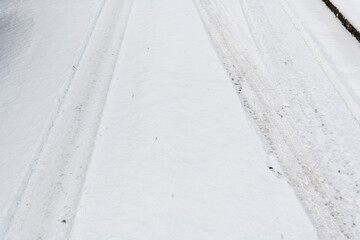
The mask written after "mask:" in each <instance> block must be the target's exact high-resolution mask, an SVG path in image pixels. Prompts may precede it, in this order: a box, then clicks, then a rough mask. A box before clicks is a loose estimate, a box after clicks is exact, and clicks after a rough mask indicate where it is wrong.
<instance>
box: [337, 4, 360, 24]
mask: <svg viewBox="0 0 360 240" xmlns="http://www.w3.org/2000/svg"><path fill="white" fill-rule="evenodd" d="M331 2H332V3H333V4H334V5H335V6H336V7H337V8H338V9H339V11H340V12H341V13H342V14H343V15H344V16H345V17H346V18H347V19H348V20H349V21H350V23H351V24H352V25H353V26H354V27H355V28H356V29H357V30H358V31H359V29H360V15H359V12H360V4H359V1H357V0H347V1H342V0H331Z"/></svg>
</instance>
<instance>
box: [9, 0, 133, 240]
mask: <svg viewBox="0 0 360 240" xmlns="http://www.w3.org/2000/svg"><path fill="white" fill-rule="evenodd" d="M131 5H132V0H124V1H116V0H105V1H103V2H102V7H101V9H100V11H99V14H98V16H97V17H96V20H95V21H94V25H93V27H92V29H91V31H90V33H89V35H88V36H87V38H86V41H85V44H84V46H83V49H82V50H81V51H80V55H79V58H78V61H77V64H75V66H74V72H73V75H72V77H71V78H70V80H69V81H68V82H67V84H66V86H65V87H64V91H63V94H62V98H61V99H60V101H59V104H58V108H57V109H56V111H55V113H54V114H53V117H52V120H51V124H50V127H49V128H48V131H47V134H45V136H44V138H43V140H42V146H41V147H40V149H39V151H38V156H36V157H35V161H34V163H33V165H32V167H31V171H30V173H29V175H28V179H29V180H28V184H26V183H25V184H24V187H23V192H24V193H23V194H21V195H23V197H21V196H20V197H21V201H20V203H19V205H18V207H17V208H16V209H14V217H13V219H12V221H11V223H10V224H9V228H8V231H7V234H6V236H5V238H6V239H38V238H41V239H49V238H56V239H67V238H68V235H69V233H70V231H71V227H72V220H73V217H74V215H75V211H76V206H77V202H78V199H79V194H80V192H81V187H82V184H83V179H84V176H85V174H86V169H87V164H88V161H89V159H90V157H91V153H92V148H93V144H94V141H95V137H96V133H97V129H98V126H99V123H100V121H101V115H102V110H103V106H104V103H105V100H106V96H107V92H108V88H109V86H110V82H111V79H112V73H113V70H114V67H115V63H116V59H117V56H118V53H119V50H120V46H121V41H122V38H123V35H124V32H125V28H126V23H127V18H128V16H129V13H130V9H131ZM76 65H77V66H76Z"/></svg>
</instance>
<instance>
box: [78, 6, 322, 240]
mask: <svg viewBox="0 0 360 240" xmlns="http://www.w3.org/2000/svg"><path fill="white" fill-rule="evenodd" d="M266 161H267V155H266V152H265V150H264V145H263V143H262V141H261V139H260V137H259V135H258V133H257V131H256V129H255V128H254V126H253V123H252V121H251V120H248V116H247V114H246V113H245V111H244V109H243V108H242V107H241V104H240V101H239V99H238V96H237V94H236V91H235V90H234V89H233V87H232V86H231V83H230V81H229V80H228V77H227V75H226V73H225V71H224V69H223V68H222V66H221V64H220V62H219V60H218V58H217V56H216V54H215V52H214V50H213V49H212V46H211V44H210V41H209V39H208V38H207V36H206V32H205V30H204V29H203V26H202V24H201V21H200V19H199V16H198V14H197V12H196V9H195V8H194V5H193V3H192V1H183V0H176V1H171V2H169V1H163V0H155V1H151V3H150V2H148V1H141V0H138V1H135V3H134V6H133V9H132V14H131V16H130V19H129V24H128V27H127V32H126V35H125V39H124V42H123V45H122V50H121V52H120V57H119V60H118V63H117V67H116V70H115V72H114V76H113V81H112V86H111V89H110V92H109V95H108V100H107V102H106V105H105V111H104V115H103V119H102V122H101V126H100V130H99V134H98V137H97V141H96V144H95V150H94V154H93V157H92V159H91V163H90V167H89V170H88V174H87V177H86V182H85V186H84V189H83V194H82V198H81V201H80V204H79V208H78V213H77V216H76V219H75V226H74V229H73V234H72V239H281V238H284V239H317V236H316V232H315V231H314V229H313V227H312V225H311V223H310V221H309V220H308V218H307V216H306V215H305V213H304V211H303V209H302V207H301V206H300V204H299V202H298V200H297V199H296V197H295V195H294V192H293V191H292V189H291V188H290V187H289V185H288V184H287V182H286V181H285V179H279V178H277V177H276V176H275V174H274V173H273V172H272V171H270V170H269V169H268V168H267V166H266Z"/></svg>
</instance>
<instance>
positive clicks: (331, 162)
mask: <svg viewBox="0 0 360 240" xmlns="http://www.w3.org/2000/svg"><path fill="white" fill-rule="evenodd" d="M195 2H196V3H197V5H198V9H199V12H200V13H201V15H202V18H203V22H204V25H205V26H206V29H207V31H208V33H209V35H210V37H211V39H212V42H213V44H214V47H215V49H216V50H217V53H218V55H219V56H220V58H221V60H222V62H223V63H224V66H225V68H226V70H227V72H228V74H229V75H230V76H231V78H232V80H233V83H234V85H235V86H236V87H237V89H238V91H239V94H240V96H241V97H242V99H243V100H244V104H245V106H246V107H247V108H248V110H249V112H250V113H251V114H252V116H253V118H254V119H255V120H256V122H257V124H258V125H259V128H260V130H261V131H262V133H263V134H264V135H265V137H266V139H267V142H268V143H269V144H270V146H271V148H272V149H273V151H274V152H273V153H274V155H275V156H276V157H277V158H278V161H279V163H280V166H281V167H282V169H283V171H284V172H285V173H286V175H287V176H288V178H289V180H290V181H291V184H292V186H293V187H294V188H295V191H296V192H297V194H298V196H299V197H300V199H301V200H302V203H303V204H304V206H305V208H306V209H307V211H308V213H309V214H310V215H311V218H312V219H313V221H314V224H315V225H316V227H317V229H319V231H320V232H321V235H322V237H324V238H325V239H345V238H350V239H351V238H355V239H356V238H358V236H359V230H358V228H357V226H358V225H359V224H360V222H359V221H360V219H359V217H360V213H359V209H360V208H359V205H360V202H359V200H360V197H359V181H358V179H360V176H359V172H360V165H359V162H358V161H356V160H354V159H358V156H359V155H360V149H359V148H358V146H359V145H360V142H359V138H358V136H359V135H360V127H359V120H360V114H359V113H360V111H359V105H358V104H357V103H356V101H355V100H354V98H353V97H352V96H351V95H350V94H349V90H348V89H346V88H345V87H344V86H343V83H342V81H341V79H338V78H337V77H336V76H334V70H332V68H331V67H333V68H334V67H335V68H336V67H337V65H332V66H331V65H330V67H329V66H328V64H327V63H326V60H324V58H323V57H322V56H321V55H320V54H319V50H318V49H317V47H316V44H315V43H314V42H313V40H312V39H311V38H310V37H309V34H308V33H306V31H305V30H304V29H303V27H302V26H301V25H300V24H299V20H298V19H297V18H296V17H295V16H294V13H293V12H292V10H291V8H289V6H288V5H287V3H286V1H284V0H277V1H271V2H270V1H265V0H251V1H250V0H241V1H240V3H241V7H242V12H243V13H241V12H239V13H238V14H244V17H245V19H246V20H247V26H244V27H243V26H242V25H241V23H239V25H238V26H236V25H234V24H232V21H231V19H233V18H234V17H233V16H232V15H231V14H232V11H229V10H228V7H229V5H230V4H227V5H224V4H222V3H221V1H219V0H197V1H195ZM309 4H310V3H309ZM300 20H301V19H300ZM327 24H330V23H329V22H327ZM336 24H338V23H336ZM336 26H337V25H336ZM247 28H248V29H249V30H250V31H247ZM248 32H250V36H249V35H248ZM355 43H356V41H354V42H353V43H352V44H349V45H348V46H347V47H348V49H349V51H354V49H356V48H357V45H355ZM254 46H255V47H254ZM340 65H341V64H340ZM329 68H330V71H329ZM352 92H354V91H352ZM287 106H290V107H287Z"/></svg>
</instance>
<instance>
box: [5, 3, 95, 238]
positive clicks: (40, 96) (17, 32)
mask: <svg viewBox="0 0 360 240" xmlns="http://www.w3.org/2000/svg"><path fill="white" fill-rule="evenodd" d="M101 4H102V1H99V0H79V1H70V0H64V1H38V0H29V1H24V0H15V1H13V0H4V1H2V2H1V3H0V23H1V27H0V41H1V44H0V56H1V58H0V79H1V81H0V116H1V120H0V136H1V138H0V166H1V167H0V193H1V197H0V236H1V235H2V234H3V232H4V231H5V228H6V226H7V224H8V222H9V221H10V219H11V217H12V215H13V213H14V211H15V208H16V205H17V203H18V201H19V200H20V198H21V195H22V192H23V190H24V188H25V186H26V184H27V181H28V179H29V175H30V172H31V168H33V167H34V165H35V163H36V159H37V158H38V157H39V153H40V152H41V150H42V148H43V145H44V142H45V141H46V139H47V136H48V134H49V131H50V128H51V126H52V125H53V122H54V120H55V119H56V116H57V114H58V111H59V108H58V107H59V106H60V103H61V102H62V101H63V98H64V95H65V92H66V90H67V87H68V84H69V83H70V82H71V80H72V78H73V75H74V68H76V67H77V65H78V63H79V61H80V59H81V56H82V53H83V51H84V48H85V46H86V43H87V38H88V37H89V34H90V33H91V30H92V27H93V23H94V19H96V16H97V14H98V12H99V9H100V7H101ZM0 238H1V237H0Z"/></svg>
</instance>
